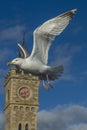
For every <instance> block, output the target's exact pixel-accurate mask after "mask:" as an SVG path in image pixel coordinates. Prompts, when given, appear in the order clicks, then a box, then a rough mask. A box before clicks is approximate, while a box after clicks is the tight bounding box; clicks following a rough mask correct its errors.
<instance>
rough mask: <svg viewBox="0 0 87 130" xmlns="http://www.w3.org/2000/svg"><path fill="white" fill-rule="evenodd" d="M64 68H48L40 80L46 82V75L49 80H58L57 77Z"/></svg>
mask: <svg viewBox="0 0 87 130" xmlns="http://www.w3.org/2000/svg"><path fill="white" fill-rule="evenodd" d="M63 71H64V67H63V66H62V65H60V66H55V67H50V68H49V69H48V70H47V71H46V73H45V74H43V75H42V76H41V77H40V79H43V80H47V77H46V75H48V78H49V80H55V79H59V77H60V76H61V75H62V74H63Z"/></svg>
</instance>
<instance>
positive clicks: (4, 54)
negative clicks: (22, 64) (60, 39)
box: [0, 48, 13, 63]
mask: <svg viewBox="0 0 87 130" xmlns="http://www.w3.org/2000/svg"><path fill="white" fill-rule="evenodd" d="M12 53H13V52H12V51H11V50H10V49H7V48H4V49H2V50H0V63H2V62H5V60H6V59H7V58H8V57H9V56H10V55H11V54H12Z"/></svg>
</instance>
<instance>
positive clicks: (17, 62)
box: [7, 58, 23, 66]
mask: <svg viewBox="0 0 87 130" xmlns="http://www.w3.org/2000/svg"><path fill="white" fill-rule="evenodd" d="M22 61H23V59H22V58H15V59H13V60H12V61H11V62H8V63H7V65H17V66H21V64H22Z"/></svg>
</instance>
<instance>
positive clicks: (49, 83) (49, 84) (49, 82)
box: [46, 74, 52, 88]
mask: <svg viewBox="0 0 87 130" xmlns="http://www.w3.org/2000/svg"><path fill="white" fill-rule="evenodd" d="M46 78H47V82H48V87H49V88H50V87H51V88H52V84H51V81H50V80H49V77H48V74H47V75H46Z"/></svg>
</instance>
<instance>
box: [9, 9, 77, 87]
mask: <svg viewBox="0 0 87 130" xmlns="http://www.w3.org/2000/svg"><path fill="white" fill-rule="evenodd" d="M75 13H76V9H73V10H70V11H68V12H65V13H63V14H61V15H59V16H57V17H55V18H52V19H50V20H48V21H46V22H45V23H43V24H42V25H41V26H39V27H38V28H36V29H35V31H34V33H33V35H34V44H33V49H32V52H31V54H30V55H29V56H28V57H26V51H25V50H22V51H23V53H24V57H23V58H15V59H13V60H12V61H11V62H8V65H16V66H18V67H19V68H20V69H21V70H23V71H24V72H27V73H31V74H33V75H36V76H38V77H39V79H40V80H42V81H43V86H44V87H45V88H46V89H48V88H49V87H51V83H50V81H52V80H55V79H58V78H59V77H60V76H61V74H62V73H63V70H64V68H63V66H62V65H60V66H55V67H52V66H48V65H47V63H48V51H49V48H50V46H51V44H52V41H53V40H54V39H55V37H56V36H57V35H59V34H60V33H61V32H63V30H64V29H65V28H66V27H67V25H68V24H69V22H70V20H71V19H72V17H73V15H74V14H75ZM18 46H19V47H21V46H20V44H18ZM45 81H47V84H46V83H45Z"/></svg>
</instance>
